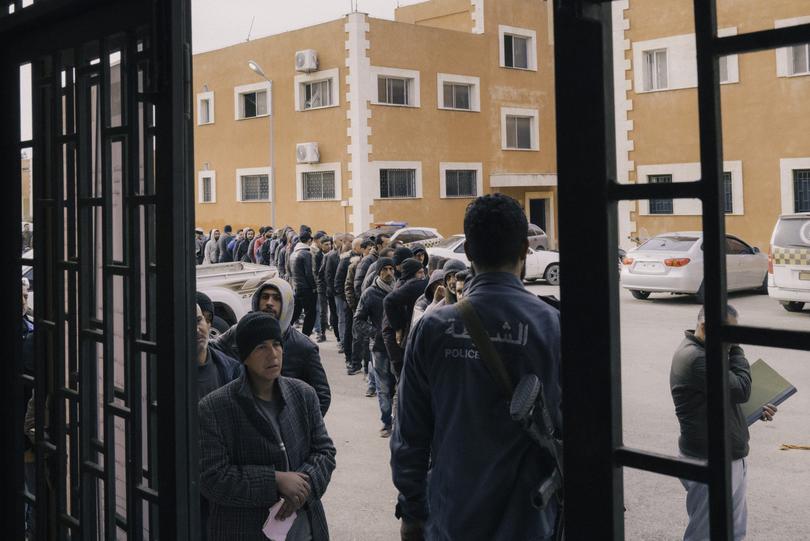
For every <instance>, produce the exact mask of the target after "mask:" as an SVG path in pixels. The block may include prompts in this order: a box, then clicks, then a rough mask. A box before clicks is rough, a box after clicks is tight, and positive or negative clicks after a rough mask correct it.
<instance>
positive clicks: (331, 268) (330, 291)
mask: <svg viewBox="0 0 810 541" xmlns="http://www.w3.org/2000/svg"><path fill="white" fill-rule="evenodd" d="M342 246H343V243H342V237H341V236H339V235H335V238H334V242H333V247H332V250H331V251H330V252H329V253H328V254H326V255H325V256H324V258H323V264H322V265H321V267H322V271H323V280H324V287H325V288H326V302H327V303H328V304H329V325H331V326H332V332H333V333H335V340H337V341H338V352H339V353H343V350H342V347H343V346H341V344H340V329H339V326H340V325H339V319H338V311H337V305H336V303H335V271H337V266H338V263H339V262H340V251H341V249H342Z"/></svg>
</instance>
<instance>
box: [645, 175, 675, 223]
mask: <svg viewBox="0 0 810 541" xmlns="http://www.w3.org/2000/svg"><path fill="white" fill-rule="evenodd" d="M647 182H649V183H650V184H666V183H670V182H672V175H649V176H648V177H647ZM650 214H672V199H650Z"/></svg>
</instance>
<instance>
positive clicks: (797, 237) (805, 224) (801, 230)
mask: <svg viewBox="0 0 810 541" xmlns="http://www.w3.org/2000/svg"><path fill="white" fill-rule="evenodd" d="M773 244H774V246H781V247H783V248H786V247H790V246H810V218H805V219H796V218H783V219H781V220H779V223H778V224H777V226H776V232H775V233H774V235H773Z"/></svg>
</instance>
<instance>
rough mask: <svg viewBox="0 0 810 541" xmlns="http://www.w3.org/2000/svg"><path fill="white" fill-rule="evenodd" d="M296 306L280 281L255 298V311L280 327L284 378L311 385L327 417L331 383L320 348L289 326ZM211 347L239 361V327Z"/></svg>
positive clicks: (272, 280)
mask: <svg viewBox="0 0 810 541" xmlns="http://www.w3.org/2000/svg"><path fill="white" fill-rule="evenodd" d="M294 305H295V301H294V299H293V292H292V288H291V287H290V284H288V283H287V282H286V281H285V280H282V279H281V278H278V277H275V278H270V279H269V280H267V281H266V282H265V283H264V284H263V285H262V286H261V287H260V288H259V289H257V290H256V292H255V293H254V294H253V300H252V307H253V311H254V312H265V313H268V314H270V315H272V316H274V317H275V318H276V319H278V321H279V325H281V333H282V338H283V340H284V367H283V368H282V369H281V375H282V376H285V377H288V378H295V379H300V380H301V381H303V382H304V383H308V384H309V385H311V386H312V387H313V388H314V389H315V392H316V393H317V395H318V401H319V402H320V404H321V414H322V415H326V412H327V410H328V409H329V404H330V402H331V401H332V393H331V391H330V389H329V381H328V380H327V379H326V372H325V371H324V369H323V365H322V364H321V355H320V351H319V350H318V345H317V344H313V343H312V340H310V339H309V338H307V337H306V336H304V335H303V334H301V332H300V331H298V330H297V329H295V327H293V326H292V325H291V324H290V323H291V322H292V313H293V307H294ZM212 345H213V346H214V347H216V348H219V349H220V350H222V351H224V352H225V353H227V354H229V355H231V356H232V357H238V356H239V348H238V345H237V343H236V325H234V326H233V327H231V328H230V329H228V330H227V331H225V332H224V333H222V334H221V335H219V336H218V337H217V338H216V339H215V340H213V341H212Z"/></svg>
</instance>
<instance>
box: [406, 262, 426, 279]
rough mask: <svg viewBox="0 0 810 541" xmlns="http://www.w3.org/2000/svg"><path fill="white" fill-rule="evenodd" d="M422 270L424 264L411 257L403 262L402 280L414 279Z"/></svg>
mask: <svg viewBox="0 0 810 541" xmlns="http://www.w3.org/2000/svg"><path fill="white" fill-rule="evenodd" d="M421 268H422V264H421V263H420V262H419V260H417V259H413V258H412V257H409V258H408V259H406V260H405V261H403V262H402V279H403V280H408V279H410V278H413V277H414V276H415V275H416V273H417V272H419V269H421Z"/></svg>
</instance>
